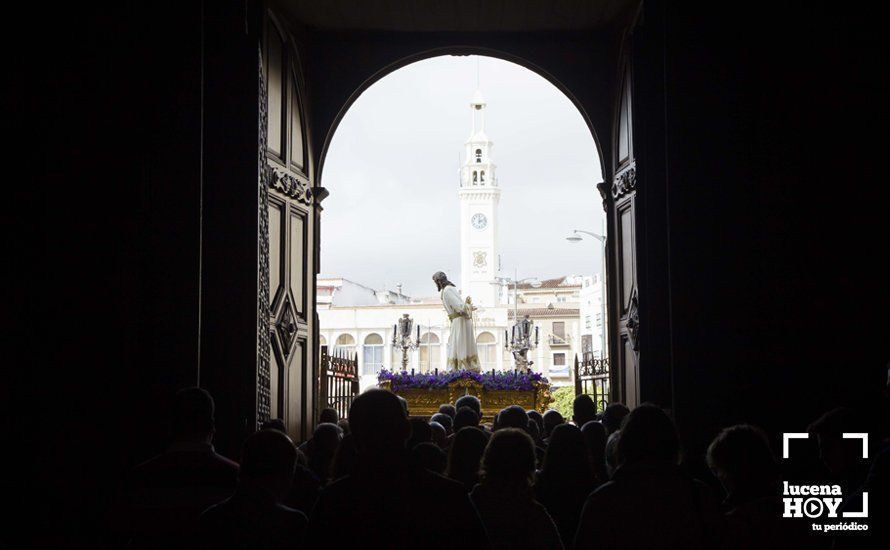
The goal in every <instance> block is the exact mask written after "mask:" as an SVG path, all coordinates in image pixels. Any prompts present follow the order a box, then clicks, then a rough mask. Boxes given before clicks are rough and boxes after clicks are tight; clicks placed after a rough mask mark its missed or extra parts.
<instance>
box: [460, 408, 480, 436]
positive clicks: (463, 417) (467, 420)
mask: <svg viewBox="0 0 890 550" xmlns="http://www.w3.org/2000/svg"><path fill="white" fill-rule="evenodd" d="M467 426H472V427H478V426H479V415H478V413H476V411H474V410H473V409H471V408H470V407H461V408H460V409H459V410H458V411H457V414H456V415H455V416H454V432H455V433H457V432H459V431H460V429H461V428H466V427H467Z"/></svg>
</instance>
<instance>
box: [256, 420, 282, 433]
mask: <svg viewBox="0 0 890 550" xmlns="http://www.w3.org/2000/svg"><path fill="white" fill-rule="evenodd" d="M260 429H262V430H278V431H279V432H284V433H287V428H285V426H284V420H282V419H280V418H273V419H271V420H266V421H265V422H263V423H262V424H260Z"/></svg>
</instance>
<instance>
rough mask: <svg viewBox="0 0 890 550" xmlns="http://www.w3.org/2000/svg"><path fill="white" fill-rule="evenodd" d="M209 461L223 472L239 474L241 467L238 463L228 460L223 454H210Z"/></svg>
mask: <svg viewBox="0 0 890 550" xmlns="http://www.w3.org/2000/svg"><path fill="white" fill-rule="evenodd" d="M208 459H209V460H210V461H211V462H212V463H213V464H214V465H215V466H217V467H218V468H220V469H223V470H230V471H232V472H235V473H236V474H237V473H238V470H239V469H240V466H238V463H237V462H235V461H234V460H232V459H229V458H226V457H224V456H223V455H221V454H217V453H216V452H211V453H209V456H208Z"/></svg>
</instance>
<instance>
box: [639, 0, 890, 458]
mask: <svg viewBox="0 0 890 550" xmlns="http://www.w3.org/2000/svg"><path fill="white" fill-rule="evenodd" d="M665 4H667V7H666V8H665V7H664V6H661V5H659V4H657V3H653V2H650V3H648V6H647V9H649V10H662V9H664V11H661V13H660V14H659V13H658V12H657V11H656V12H655V13H654V14H653V13H651V12H650V15H651V17H650V21H653V22H657V21H658V18H659V17H662V18H663V24H662V25H660V26H659V27H658V28H657V29H656V31H655V32H657V33H661V34H662V36H663V42H664V48H663V52H657V51H656V52H653V54H654V55H660V56H662V60H663V61H662V62H663V64H664V74H665V75H666V78H665V82H664V92H665V93H664V98H663V99H664V102H663V103H664V105H665V111H664V121H665V122H664V124H665V127H666V133H665V136H664V147H665V151H666V157H665V158H666V162H665V166H664V168H663V170H664V172H665V173H666V177H667V185H666V188H667V207H668V208H667V217H668V220H669V221H668V224H667V227H666V230H667V233H668V242H669V252H668V253H669V257H670V262H669V264H667V265H666V266H665V269H669V272H667V273H665V274H664V278H665V280H669V281H670V319H671V323H670V329H671V353H672V360H673V388H674V399H675V405H676V413H677V419H678V422H679V425H680V429H681V430H682V431H683V432H684V435H685V438H686V441H687V444H688V445H689V446H690V447H691V448H692V449H693V450H701V449H702V448H703V446H704V444H705V443H706V442H707V441H708V440H709V439H710V438H711V437H712V436H713V435H714V433H715V431H716V429H718V428H719V427H720V426H723V425H726V424H729V423H732V422H738V421H741V420H746V421H752V422H756V423H758V424H761V425H763V426H765V427H767V428H769V429H771V430H773V431H774V432H776V433H778V432H782V431H801V430H802V429H804V428H805V427H806V424H807V423H808V422H809V421H812V420H814V419H815V418H816V417H817V416H818V414H819V413H821V412H823V411H825V410H826V409H828V408H829V407H832V406H836V405H842V404H844V405H855V406H860V407H864V408H868V409H871V410H876V409H875V407H877V406H878V402H879V397H880V393H881V391H882V389H883V386H884V384H885V381H886V376H887V372H886V365H887V361H888V359H890V341H888V338H887V336H888V334H890V330H888V328H890V325H888V322H887V315H886V312H887V310H888V306H890V302H888V291H887V288H886V281H887V277H886V273H885V270H884V268H883V267H881V264H882V263H883V262H885V261H886V259H887V236H888V233H887V229H888V227H887V222H886V220H887V215H886V212H885V209H886V207H887V205H888V204H890V202H888V199H890V194H888V190H887V186H886V185H884V184H882V183H881V176H880V174H881V172H880V171H879V170H878V168H879V159H881V158H883V157H884V156H885V155H884V154H883V151H882V148H883V145H884V144H883V142H884V141H885V140H882V139H881V135H882V133H883V132H884V130H883V128H882V127H881V125H880V121H882V120H886V108H885V103H886V102H885V98H886V97H887V76H886V74H887V73H886V71H885V70H884V69H883V68H882V67H884V66H885V65H886V48H884V47H883V46H882V44H881V42H880V41H881V38H880V37H881V33H880V32H879V25H878V23H876V22H875V21H874V20H873V19H870V17H869V15H868V14H867V13H839V12H838V11H837V10H836V9H829V8H827V7H825V8H823V7H821V6H815V5H810V6H807V8H806V9H797V8H793V7H789V6H784V5H774V4H771V5H770V9H769V10H768V11H759V10H757V9H751V10H748V9H746V10H743V12H727V11H724V10H723V9H722V8H721V7H717V6H714V7H713V9H709V8H707V7H703V6H701V5H698V6H696V8H695V10H692V9H689V8H684V7H682V6H680V5H676V4H673V3H665ZM656 61H657V60H653V59H648V60H644V61H643V62H644V63H646V62H648V63H653V64H654V63H655V62H656ZM653 100H654V101H657V100H658V98H654V99H653ZM643 101H646V99H645V98H643ZM655 169H656V170H658V169H661V167H656V168H655ZM649 268H650V269H652V268H654V269H662V268H661V267H658V266H649ZM651 290H652V289H650V291H651ZM641 321H642V322H645V320H641ZM644 397H645V396H644Z"/></svg>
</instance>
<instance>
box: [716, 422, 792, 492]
mask: <svg viewBox="0 0 890 550" xmlns="http://www.w3.org/2000/svg"><path fill="white" fill-rule="evenodd" d="M708 466H710V467H711V470H712V471H713V472H714V475H715V476H717V479H719V480H720V483H722V484H723V487H724V488H725V489H726V492H727V493H728V494H729V495H730V498H734V499H738V498H739V497H740V496H742V498H744V496H751V497H760V496H765V495H769V494H773V493H775V491H776V489H777V487H778V485H779V478H778V465H777V463H776V457H775V456H774V455H773V452H772V450H771V449H770V447H769V440H768V439H767V437H766V434H765V433H763V431H762V430H760V428H756V427H754V426H751V425H749V424H739V425H736V426H731V427H729V428H726V429H724V430H723V431H722V432H720V433H719V434H718V435H717V437H715V438H714V441H712V442H711V445H710V446H708Z"/></svg>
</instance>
